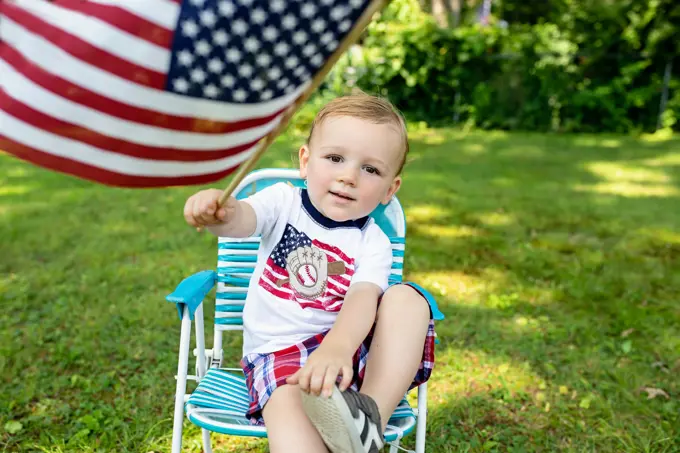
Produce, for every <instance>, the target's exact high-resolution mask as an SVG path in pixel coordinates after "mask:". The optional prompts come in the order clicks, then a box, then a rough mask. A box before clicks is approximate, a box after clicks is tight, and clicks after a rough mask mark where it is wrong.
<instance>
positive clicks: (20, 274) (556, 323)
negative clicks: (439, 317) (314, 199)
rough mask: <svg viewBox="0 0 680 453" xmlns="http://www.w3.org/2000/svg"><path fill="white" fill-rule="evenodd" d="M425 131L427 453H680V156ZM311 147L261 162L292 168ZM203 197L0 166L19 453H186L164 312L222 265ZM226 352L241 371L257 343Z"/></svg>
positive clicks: (5, 380)
mask: <svg viewBox="0 0 680 453" xmlns="http://www.w3.org/2000/svg"><path fill="white" fill-rule="evenodd" d="M411 131H412V134H411V137H412V152H411V155H410V156H409V158H408V162H409V163H408V165H407V168H406V172H405V173H404V185H403V187H402V189H401V190H400V191H399V197H400V200H401V202H402V204H403V206H404V208H405V211H406V215H407V219H408V231H409V233H408V240H407V244H408V245H407V252H406V258H405V276H406V278H407V279H409V280H413V281H416V282H418V283H419V284H421V285H423V286H424V287H426V288H427V289H428V290H430V291H431V292H432V293H433V294H434V295H435V297H436V299H437V302H438V304H439V307H440V309H441V310H442V311H443V312H444V313H445V315H446V320H444V321H443V322H440V323H438V325H437V333H438V338H439V340H440V344H439V345H438V346H437V350H436V366H435V373H434V375H433V377H432V379H431V381H430V386H429V390H430V406H429V425H428V431H427V444H428V445H427V448H428V451H431V452H436V453H440V452H444V453H446V452H464V451H467V452H480V453H481V452H553V451H569V452H571V451H574V452H594V451H597V452H607V453H608V452H612V453H614V452H616V453H618V452H650V453H651V452H654V453H656V452H664V453H665V452H668V453H670V452H677V451H680V441H679V440H678V436H677V433H678V432H680V416H679V415H678V414H679V413H680V400H678V396H679V395H680V383H679V382H680V381H678V379H677V378H676V377H677V375H678V373H680V327H679V326H680V306H679V303H678V301H679V300H680V209H678V206H680V193H678V191H679V190H680V142H679V141H678V140H677V139H673V138H669V137H667V136H663V137H662V136H645V137H642V138H639V139H636V138H630V137H623V136H602V137H598V136H591V135H581V136H560V135H541V134H512V133H507V132H489V133H480V132H474V131H472V132H471V131H461V130H455V129H429V128H426V127H424V126H422V125H421V126H413V127H411ZM303 138H304V134H302V133H299V134H291V135H287V136H284V137H282V138H281V139H280V140H279V141H277V143H276V146H275V147H274V148H273V149H272V150H271V151H270V152H268V153H267V154H266V155H265V157H264V158H263V161H262V162H261V166H285V167H291V166H294V165H295V162H296V158H295V155H296V152H297V149H298V147H299V145H300V143H301V140H303ZM226 185H227V181H224V182H221V183H220V184H215V185H214V186H217V187H220V188H222V187H226ZM200 188H202V187H181V188H171V189H170V188H168V189H156V190H124V189H114V188H108V187H103V186H98V185H94V184H90V183H87V182H84V181H79V180H75V179H73V178H70V177H66V176H63V175H58V174H55V173H51V172H47V171H45V170H42V169H38V168H36V167H33V166H30V165H28V164H25V163H23V162H19V161H17V160H15V159H13V158H11V157H9V156H6V155H1V154H0V301H2V303H3V310H2V311H0V326H1V327H0V370H2V375H1V377H0V384H1V385H2V389H3V391H2V392H0V451H8V452H10V451H11V452H14V451H26V452H30V451H39V452H46V453H47V452H49V453H62V452H92V453H94V452H97V453H98V452H103V451H106V452H108V451H112V452H145V453H146V452H151V451H153V452H167V451H170V442H171V430H172V421H171V417H172V407H173V403H172V398H173V395H174V379H173V376H174V374H175V372H176V356H177V345H178V338H179V329H178V327H179V326H178V323H177V314H176V311H175V309H174V307H173V306H172V305H170V304H169V303H167V302H165V300H164V297H165V295H166V294H168V293H169V292H170V291H172V289H173V288H174V286H175V285H176V284H177V283H178V282H179V281H181V279H183V278H184V277H186V276H187V275H189V274H191V273H193V272H196V271H199V270H203V269H210V268H214V266H215V259H216V256H215V253H216V250H215V242H214V240H213V239H212V238H211V237H210V236H209V235H207V234H197V233H196V231H195V230H193V229H192V228H189V227H187V226H186V225H185V224H184V222H183V220H182V216H181V210H182V206H183V203H184V200H185V199H186V197H187V196H188V195H189V194H191V193H193V192H195V191H196V190H199V189H200ZM208 311H209V310H208ZM208 316H211V315H208ZM225 348H226V352H225V354H226V356H227V357H231V358H233V361H232V363H233V364H236V363H237V361H238V354H239V350H240V341H239V339H238V336H232V337H230V338H228V339H227V340H226V342H225ZM645 389H647V390H645ZM648 389H656V390H657V391H661V392H663V393H656V394H655V396H653V397H652V398H650V397H649V395H650V393H649V390H648ZM652 394H653V393H652ZM664 394H665V395H668V397H665V396H663V395H664ZM411 398H412V399H413V398H414V395H411ZM10 421H11V422H17V423H20V424H21V428H20V429H19V430H14V429H12V426H11V425H7V423H8V422H10ZM185 427H186V433H185V442H184V450H183V451H186V452H199V451H201V446H200V430H198V429H197V428H196V427H193V426H191V425H190V424H189V423H188V422H186V423H185ZM10 430H11V431H12V432H11V433H10ZM213 439H214V447H215V450H214V451H215V452H217V453H220V452H252V453H255V452H257V453H263V452H265V451H267V448H266V441H263V440H253V439H237V438H231V437H226V436H219V435H218V436H214V437H213ZM405 445H406V447H408V448H412V447H413V436H411V437H409V438H408V439H406V441H405Z"/></svg>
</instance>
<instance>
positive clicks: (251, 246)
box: [217, 242, 260, 250]
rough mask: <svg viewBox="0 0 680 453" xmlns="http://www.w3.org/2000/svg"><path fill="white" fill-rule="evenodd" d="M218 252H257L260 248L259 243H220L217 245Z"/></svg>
mask: <svg viewBox="0 0 680 453" xmlns="http://www.w3.org/2000/svg"><path fill="white" fill-rule="evenodd" d="M217 248H218V249H219V250H228V249H237V250H257V249H258V248H260V243H259V242H220V243H219V244H218V245H217Z"/></svg>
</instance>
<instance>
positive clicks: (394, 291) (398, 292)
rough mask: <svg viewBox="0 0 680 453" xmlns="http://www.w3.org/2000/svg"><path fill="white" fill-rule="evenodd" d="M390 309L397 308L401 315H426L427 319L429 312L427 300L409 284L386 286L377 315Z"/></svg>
mask: <svg viewBox="0 0 680 453" xmlns="http://www.w3.org/2000/svg"><path fill="white" fill-rule="evenodd" d="M391 310H397V311H398V312H399V313H400V314H401V315H408V316H412V315H413V316H419V315H427V316H428V319H429V314H430V308H429V305H428V304H427V300H425V298H424V297H423V296H422V295H421V294H420V293H419V292H418V291H416V290H415V289H414V288H413V287H412V286H409V285H394V286H390V287H389V288H387V291H385V294H383V297H382V299H381V301H380V306H379V308H378V315H380V313H381V312H383V313H384V312H385V311H391Z"/></svg>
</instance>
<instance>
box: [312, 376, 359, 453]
mask: <svg viewBox="0 0 680 453" xmlns="http://www.w3.org/2000/svg"><path fill="white" fill-rule="evenodd" d="M301 394H302V407H303V408H304V410H305V412H306V413H307V416H308V417H309V419H310V420H311V421H312V424H313V425H314V426H315V427H316V429H317V431H319V434H320V435H321V438H322V439H323V441H324V442H325V443H326V446H327V447H328V449H329V450H330V451H331V453H363V451H364V447H363V445H362V444H361V435H360V433H359V432H358V430H357V428H356V426H355V425H354V417H352V414H351V413H350V411H349V407H347V403H346V402H345V398H344V397H343V396H342V394H341V393H340V390H338V388H337V387H333V393H332V394H331V397H330V398H325V397H323V396H314V395H310V394H308V393H305V392H301Z"/></svg>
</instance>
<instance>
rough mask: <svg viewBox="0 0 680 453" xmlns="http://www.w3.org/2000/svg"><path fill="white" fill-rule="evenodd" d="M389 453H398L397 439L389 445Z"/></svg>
mask: <svg viewBox="0 0 680 453" xmlns="http://www.w3.org/2000/svg"><path fill="white" fill-rule="evenodd" d="M390 453H399V439H397V440H395V441H394V442H391V443H390Z"/></svg>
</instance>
